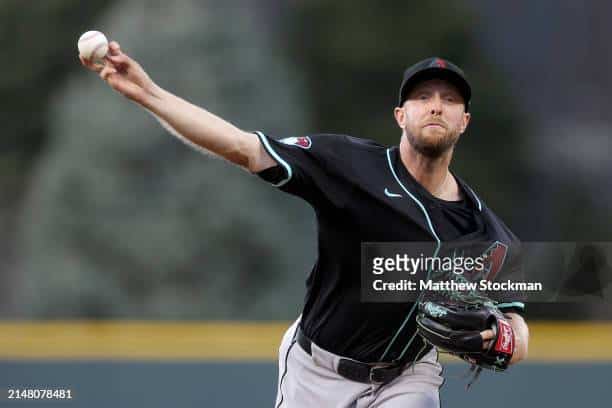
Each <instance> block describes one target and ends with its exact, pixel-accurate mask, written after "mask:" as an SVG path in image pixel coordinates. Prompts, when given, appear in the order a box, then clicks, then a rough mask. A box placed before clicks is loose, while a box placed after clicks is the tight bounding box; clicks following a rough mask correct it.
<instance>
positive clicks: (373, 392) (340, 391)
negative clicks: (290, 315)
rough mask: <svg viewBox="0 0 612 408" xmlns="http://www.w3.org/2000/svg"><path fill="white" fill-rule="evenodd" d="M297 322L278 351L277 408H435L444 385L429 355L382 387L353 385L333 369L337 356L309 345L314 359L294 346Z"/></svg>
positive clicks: (433, 352) (434, 353)
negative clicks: (441, 387)
mask: <svg viewBox="0 0 612 408" xmlns="http://www.w3.org/2000/svg"><path fill="white" fill-rule="evenodd" d="M299 321H300V319H299V318H298V320H296V321H295V322H294V323H293V324H292V325H291V327H289V329H288V330H287V331H286V332H285V335H284V336H283V341H282V343H281V346H280V349H279V361H278V372H279V374H278V386H277V395H276V405H275V407H276V408H313V407H317V408H319V407H321V408H328V407H329V408H349V407H350V408H365V407H369V408H396V407H402V408H438V407H439V406H440V394H439V389H440V386H441V385H442V383H443V382H444V379H443V378H442V376H441V373H442V366H441V365H440V364H439V363H438V361H437V360H438V353H437V351H436V349H435V348H434V349H432V350H431V351H430V352H429V353H427V354H426V355H425V356H423V357H422V358H421V359H420V360H418V362H417V363H416V364H414V365H412V366H408V368H406V369H405V370H404V372H403V373H402V374H401V375H400V376H399V377H397V378H396V379H394V380H393V381H392V382H390V383H388V384H385V385H373V384H363V383H359V382H354V381H351V380H348V379H346V378H344V377H342V376H341V375H340V374H338V373H337V371H336V368H337V366H338V361H339V359H340V358H341V356H338V355H336V354H333V353H330V352H328V351H326V350H323V349H322V348H320V347H318V346H317V345H316V344H314V343H313V344H312V355H309V354H308V353H306V352H305V351H304V350H303V349H302V348H301V347H300V345H299V344H297V343H296V342H295V341H294V338H295V336H294V333H295V331H296V329H297V326H298V324H299Z"/></svg>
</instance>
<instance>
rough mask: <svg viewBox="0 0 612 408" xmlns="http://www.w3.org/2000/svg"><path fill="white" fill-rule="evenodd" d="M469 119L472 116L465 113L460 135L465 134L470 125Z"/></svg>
mask: <svg viewBox="0 0 612 408" xmlns="http://www.w3.org/2000/svg"><path fill="white" fill-rule="evenodd" d="M470 119H472V115H471V114H470V113H469V112H465V113H464V114H463V123H462V125H461V133H463V132H465V129H467V127H468V125H469V124H470Z"/></svg>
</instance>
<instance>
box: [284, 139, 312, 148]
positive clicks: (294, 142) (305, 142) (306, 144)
mask: <svg viewBox="0 0 612 408" xmlns="http://www.w3.org/2000/svg"><path fill="white" fill-rule="evenodd" d="M279 142H281V143H283V144H286V145H291V146H297V147H301V148H302V149H310V146H312V140H310V137H308V136H300V137H287V138H285V139H280V140H279Z"/></svg>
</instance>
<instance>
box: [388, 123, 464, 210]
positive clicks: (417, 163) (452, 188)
mask: <svg viewBox="0 0 612 408" xmlns="http://www.w3.org/2000/svg"><path fill="white" fill-rule="evenodd" d="M452 156H453V149H452V148H451V149H449V150H448V151H447V152H445V153H443V154H442V155H441V156H439V157H435V158H432V157H427V156H424V155H423V154H421V153H419V152H417V151H416V150H415V149H414V148H413V147H412V146H411V145H410V143H409V142H408V138H407V137H406V136H405V135H404V136H402V139H401V141H400V157H401V160H402V163H403V164H404V167H406V169H407V170H408V172H410V174H411V175H412V177H414V179H415V180H416V181H418V183H419V184H420V185H421V186H423V187H424V188H425V189H426V190H427V191H429V192H430V193H431V194H432V195H433V196H435V197H438V198H441V199H445V200H458V199H460V196H459V188H458V186H457V184H456V181H455V178H454V177H453V176H452V175H451V174H450V172H449V170H448V166H449V165H450V162H451V159H452Z"/></svg>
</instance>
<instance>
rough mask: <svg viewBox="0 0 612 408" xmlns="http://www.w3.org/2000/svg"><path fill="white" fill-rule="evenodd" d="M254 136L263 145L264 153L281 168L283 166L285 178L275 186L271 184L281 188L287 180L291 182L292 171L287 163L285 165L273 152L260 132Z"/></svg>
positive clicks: (265, 137) (266, 138)
mask: <svg viewBox="0 0 612 408" xmlns="http://www.w3.org/2000/svg"><path fill="white" fill-rule="evenodd" d="M255 134H256V135H257V137H259V140H261V143H262V144H263V147H264V149H266V151H267V152H268V153H269V154H270V156H272V158H273V159H274V160H276V161H277V162H278V164H280V165H281V166H283V167H284V168H285V171H286V172H287V178H286V179H284V180H281V181H279V182H278V183H276V184H272V185H273V186H274V187H282V186H284V185H285V184H287V183H288V182H289V180H291V177H292V176H293V171H292V170H291V166H290V165H289V163H287V162H286V161H284V160H283V159H282V158H281V157H280V156H279V155H278V153H276V152H275V151H274V149H273V148H272V146H271V145H270V142H268V137H267V136H266V135H264V134H263V133H261V132H255Z"/></svg>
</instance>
